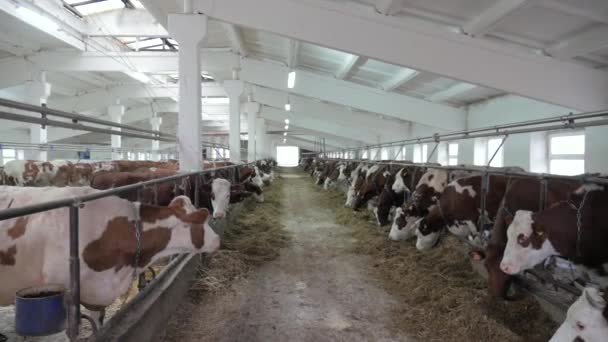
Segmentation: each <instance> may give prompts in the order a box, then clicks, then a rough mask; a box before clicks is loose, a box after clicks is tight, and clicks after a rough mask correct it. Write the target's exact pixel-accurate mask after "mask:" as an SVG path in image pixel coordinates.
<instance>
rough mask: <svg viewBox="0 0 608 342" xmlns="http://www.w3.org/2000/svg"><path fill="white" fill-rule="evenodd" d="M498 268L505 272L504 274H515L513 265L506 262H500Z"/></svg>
mask: <svg viewBox="0 0 608 342" xmlns="http://www.w3.org/2000/svg"><path fill="white" fill-rule="evenodd" d="M500 269H501V270H502V271H503V272H505V273H506V274H515V272H514V271H515V269H514V267H513V266H511V265H509V264H506V263H504V262H501V263H500Z"/></svg>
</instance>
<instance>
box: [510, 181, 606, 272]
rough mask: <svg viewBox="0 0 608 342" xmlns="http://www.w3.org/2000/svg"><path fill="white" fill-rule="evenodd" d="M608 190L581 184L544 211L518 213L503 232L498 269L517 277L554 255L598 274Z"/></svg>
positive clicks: (603, 250) (603, 248) (603, 255)
mask: <svg viewBox="0 0 608 342" xmlns="http://www.w3.org/2000/svg"><path fill="white" fill-rule="evenodd" d="M607 223H608V191H605V190H604V188H603V187H602V186H598V185H595V184H584V185H582V186H580V187H579V188H578V189H576V190H575V191H574V192H573V193H571V195H570V198H569V199H568V200H566V201H559V202H557V203H555V204H553V205H552V206H550V207H549V208H547V209H544V210H541V211H538V212H533V211H531V210H518V211H517V212H515V215H514V216H513V219H512V222H511V223H510V224H509V227H508V229H507V244H506V247H505V250H504V255H503V257H502V261H501V263H500V269H501V270H502V271H503V272H504V273H506V274H509V275H514V274H518V273H520V272H523V271H525V270H527V269H530V268H532V267H534V266H536V265H537V264H539V263H541V262H543V261H544V260H545V259H547V258H548V257H550V256H553V255H558V256H561V257H564V258H568V259H571V260H572V261H573V262H574V263H576V264H582V265H584V266H586V267H589V268H591V269H594V270H598V271H599V272H600V273H605V269H604V264H606V263H608V248H606V246H608V229H607V228H608V227H606V224H607Z"/></svg>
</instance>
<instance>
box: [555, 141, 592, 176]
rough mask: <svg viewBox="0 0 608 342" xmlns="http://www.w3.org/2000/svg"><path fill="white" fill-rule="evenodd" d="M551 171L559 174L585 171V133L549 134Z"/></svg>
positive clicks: (575, 173)
mask: <svg viewBox="0 0 608 342" xmlns="http://www.w3.org/2000/svg"><path fill="white" fill-rule="evenodd" d="M549 172H550V173H553V174H558V175H578V174H582V173H585V134H584V133H575V134H572V133H567V134H564V133H557V134H552V135H550V136H549Z"/></svg>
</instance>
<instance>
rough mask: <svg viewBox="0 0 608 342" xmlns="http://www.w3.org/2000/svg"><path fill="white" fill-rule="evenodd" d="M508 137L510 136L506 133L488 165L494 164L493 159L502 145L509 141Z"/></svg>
mask: <svg viewBox="0 0 608 342" xmlns="http://www.w3.org/2000/svg"><path fill="white" fill-rule="evenodd" d="M508 137H509V136H508V135H505V137H504V138H502V141H501V142H500V145H498V148H497V149H496V151H494V154H493V155H492V158H490V160H488V164H487V165H486V166H490V164H492V161H493V160H494V158H495V157H496V155H497V154H498V151H500V149H501V148H502V145H504V144H505V141H507V138H508Z"/></svg>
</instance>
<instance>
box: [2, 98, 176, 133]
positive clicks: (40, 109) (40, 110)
mask: <svg viewBox="0 0 608 342" xmlns="http://www.w3.org/2000/svg"><path fill="white" fill-rule="evenodd" d="M0 106H4V107H9V108H14V109H21V110H26V111H29V112H34V113H37V114H43V115H51V116H58V117H62V118H66V119H71V120H76V121H81V122H90V123H94V124H99V125H104V126H110V127H117V128H122V129H128V130H131V131H136V132H143V133H149V134H154V135H157V136H160V137H163V136H164V137H171V136H170V135H168V134H165V133H161V132H159V131H154V130H149V129H145V128H139V127H134V126H129V125H123V124H119V123H116V122H112V121H107V120H101V119H97V118H93V117H90V116H86V115H82V114H76V113H69V112H65V111H62V110H57V109H51V108H48V107H46V106H36V105H32V104H29V103H22V102H17V101H12V100H8V99H3V98H0Z"/></svg>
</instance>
